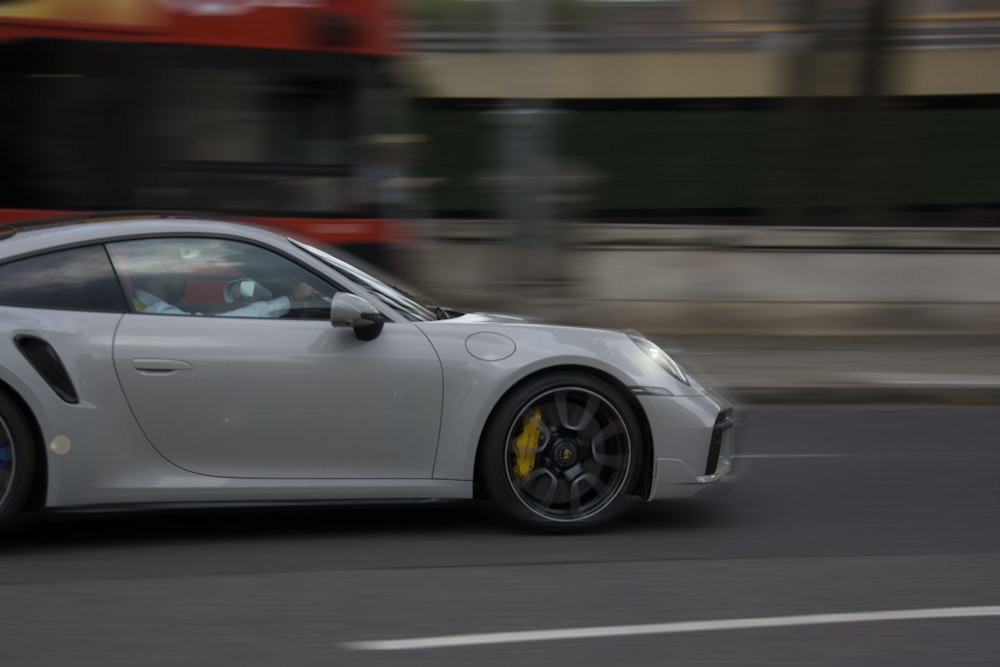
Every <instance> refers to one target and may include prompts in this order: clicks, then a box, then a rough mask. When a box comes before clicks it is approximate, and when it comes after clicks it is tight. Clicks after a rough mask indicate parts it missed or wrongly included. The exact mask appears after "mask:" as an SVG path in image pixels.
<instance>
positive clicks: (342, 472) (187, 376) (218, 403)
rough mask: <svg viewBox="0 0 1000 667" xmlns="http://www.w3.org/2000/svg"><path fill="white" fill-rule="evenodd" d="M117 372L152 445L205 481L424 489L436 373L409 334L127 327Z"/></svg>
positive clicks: (289, 327)
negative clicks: (364, 336)
mask: <svg viewBox="0 0 1000 667" xmlns="http://www.w3.org/2000/svg"><path fill="white" fill-rule="evenodd" d="M114 355H115V363H116V367H117V371H118V375H119V377H120V378H121V382H122V386H123V387H124V389H125V393H126V395H127V397H128V401H129V403H130V405H131V407H132V410H133V412H134V413H135V415H136V418H137V420H138V422H139V423H140V425H141V426H142V429H143V431H144V432H145V433H146V435H147V436H148V438H149V440H150V442H152V444H153V446H155V447H156V448H157V450H158V451H159V452H160V453H161V454H163V456H164V457H165V458H167V459H168V460H170V461H171V462H173V463H174V464H176V465H177V466H179V467H181V468H183V469H185V470H189V471H192V472H196V473H199V474H202V475H211V476H217V477H243V478H259V479H267V478H271V479H277V478H285V479H309V478H313V479H319V478H325V479H379V478H382V479H392V478H395V479H429V478H430V477H431V472H432V468H433V465H434V458H435V454H436V450H437V444H438V432H439V426H440V419H441V401H442V378H441V366H440V362H439V360H438V357H437V355H436V354H435V352H434V350H433V348H432V347H431V345H430V343H429V342H428V341H427V339H426V337H425V336H424V335H423V334H422V333H421V332H420V331H419V330H418V329H417V328H416V327H415V326H413V325H411V324H389V325H387V326H386V327H385V329H384V330H383V332H382V334H381V335H380V336H379V337H378V338H377V339H375V340H373V341H367V342H365V341H360V340H358V339H357V337H356V336H355V334H354V332H353V331H352V330H351V329H334V328H333V327H331V326H330V323H329V322H326V321H316V320H313V321H309V320H271V319H234V318H212V317H193V316H183V315H181V316H171V315H159V316H158V315H144V314H132V315H126V316H125V317H124V319H123V320H122V324H121V326H120V327H119V330H118V335H117V337H116V340H115V350H114Z"/></svg>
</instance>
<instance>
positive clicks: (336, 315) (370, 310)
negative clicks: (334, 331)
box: [330, 292, 385, 340]
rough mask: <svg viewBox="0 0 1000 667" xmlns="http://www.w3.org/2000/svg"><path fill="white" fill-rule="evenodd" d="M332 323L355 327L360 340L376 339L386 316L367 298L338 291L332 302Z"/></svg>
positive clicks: (338, 325) (355, 333)
mask: <svg viewBox="0 0 1000 667" xmlns="http://www.w3.org/2000/svg"><path fill="white" fill-rule="evenodd" d="M330 324H332V325H333V326H335V327H353V328H354V335H355V336H357V337H358V340H375V339H376V338H378V335H379V334H380V333H382V327H383V326H385V318H383V317H382V313H380V312H378V310H376V309H375V306H373V305H371V304H370V303H369V302H368V301H366V300H365V299H362V298H361V297H360V296H357V295H355V294H350V293H348V292H337V293H336V294H334V295H333V303H331V304H330Z"/></svg>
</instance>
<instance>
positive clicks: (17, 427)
mask: <svg viewBox="0 0 1000 667" xmlns="http://www.w3.org/2000/svg"><path fill="white" fill-rule="evenodd" d="M35 457H36V454H35V443H34V439H33V437H32V434H31V428H30V426H29V425H28V421H27V419H25V417H24V413H22V412H21V410H20V408H18V406H17V405H16V404H14V402H13V401H11V400H10V398H9V397H7V396H4V395H3V394H0V521H6V520H9V519H10V518H11V517H13V516H14V515H15V514H17V513H18V512H19V511H21V508H22V507H24V503H25V500H26V499H27V497H28V492H29V491H30V489H31V480H32V477H33V476H34V474H35Z"/></svg>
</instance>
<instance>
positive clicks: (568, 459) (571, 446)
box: [552, 440, 580, 468]
mask: <svg viewBox="0 0 1000 667" xmlns="http://www.w3.org/2000/svg"><path fill="white" fill-rule="evenodd" d="M578 458H580V452H579V450H578V449H577V445H576V443H575V442H573V441H572V440H559V441H558V442H556V446H555V447H553V448H552V460H553V461H554V462H555V464H556V465H557V466H559V467H560V468H569V467H571V466H574V465H576V461H577V459H578Z"/></svg>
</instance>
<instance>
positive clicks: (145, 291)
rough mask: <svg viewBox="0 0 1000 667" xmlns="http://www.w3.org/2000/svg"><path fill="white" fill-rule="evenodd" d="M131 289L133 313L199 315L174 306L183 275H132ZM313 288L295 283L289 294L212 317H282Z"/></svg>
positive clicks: (180, 290)
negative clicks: (132, 285) (132, 284)
mask: <svg viewBox="0 0 1000 667" xmlns="http://www.w3.org/2000/svg"><path fill="white" fill-rule="evenodd" d="M133 280H134V284H135V290H134V292H133V296H132V302H133V305H134V306H135V309H136V311H137V312H140V313H154V314H163V315H201V313H192V312H189V311H186V310H183V309H181V308H178V307H177V306H175V305H173V304H174V303H177V302H179V301H180V300H181V299H182V298H183V296H184V283H183V280H184V278H183V276H176V275H169V274H152V275H149V274H147V275H145V276H142V277H139V276H136V277H135V278H133ZM315 294H316V291H315V290H314V289H313V288H312V287H311V286H309V285H307V284H306V283H304V282H299V283H298V284H297V285H296V286H295V287H294V288H293V289H292V290H291V292H289V294H287V295H285V296H279V297H277V298H274V299H268V300H266V301H256V302H254V303H250V304H247V305H245V306H240V307H239V308H234V309H232V310H227V311H225V312H222V313H216V314H215V316H216V317H258V318H278V317H284V316H285V315H287V314H288V312H289V311H290V310H291V309H292V306H293V304H294V303H295V302H296V301H303V300H306V299H308V298H310V297H312V296H315Z"/></svg>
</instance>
